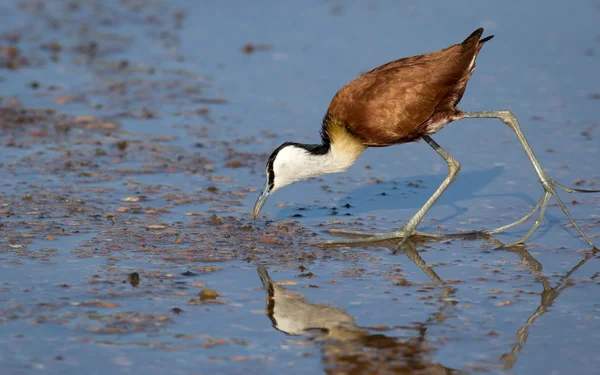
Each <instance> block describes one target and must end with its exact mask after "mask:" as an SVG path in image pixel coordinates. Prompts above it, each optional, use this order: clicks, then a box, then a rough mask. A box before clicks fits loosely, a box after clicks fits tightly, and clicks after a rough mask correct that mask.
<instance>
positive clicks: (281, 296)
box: [258, 235, 598, 374]
mask: <svg viewBox="0 0 600 375" xmlns="http://www.w3.org/2000/svg"><path fill="white" fill-rule="evenodd" d="M469 236H471V235H467V236H463V237H469ZM490 241H491V242H492V243H495V244H498V245H499V244H500V243H499V242H498V241H497V240H494V239H491V240H490ZM420 244H422V242H417V241H416V240H410V241H408V242H407V243H406V246H405V247H404V249H403V252H404V254H405V255H406V256H407V258H408V259H410V260H411V261H412V262H413V263H414V264H415V265H416V266H417V267H418V268H419V269H420V270H421V271H423V273H424V274H425V275H427V277H428V278H429V279H430V280H431V281H432V283H433V284H434V285H440V286H441V287H442V291H441V293H440V295H439V296H438V298H437V299H438V302H441V306H440V307H439V308H438V310H437V311H435V312H434V313H432V314H430V316H429V317H428V318H427V319H426V320H425V321H423V322H421V323H418V324H415V325H414V326H411V327H395V328H401V329H402V330H403V331H404V332H406V331H408V330H413V331H417V332H418V334H413V335H411V336H410V337H408V338H404V339H401V338H398V337H394V336H387V335H385V334H382V333H376V334H373V333H371V331H372V330H373V329H372V328H368V327H360V326H359V325H357V324H356V322H355V319H354V318H353V317H352V316H351V315H349V314H348V313H346V312H345V311H344V310H343V309H341V308H338V307H334V306H330V305H327V304H315V303H310V302H308V301H306V299H305V298H304V297H303V296H302V295H300V294H297V293H292V292H289V291H288V290H286V289H285V288H283V287H282V286H280V285H277V283H276V282H274V281H273V280H272V279H271V278H270V276H269V274H268V273H267V271H266V269H265V267H264V266H263V265H262V264H259V265H258V275H259V277H260V279H261V282H262V285H263V288H264V289H265V290H266V291H267V306H266V314H267V316H268V317H269V318H270V319H271V321H272V323H273V327H274V328H275V329H277V330H279V331H281V332H284V333H286V334H288V335H306V336H308V337H309V339H308V340H310V341H311V342H314V343H315V344H316V345H318V346H319V348H320V349H321V355H322V362H323V364H324V366H325V368H327V369H329V371H327V372H328V373H338V372H340V373H348V374H360V373H364V372H365V371H369V370H372V369H377V371H381V372H382V373H385V372H386V371H384V369H385V370H387V371H394V372H396V373H413V372H411V371H415V370H420V371H425V372H423V373H435V374H456V373H463V372H457V371H456V370H454V369H451V368H449V367H445V366H443V365H440V364H437V363H434V361H433V359H432V355H431V352H432V351H434V350H435V348H431V347H427V346H426V344H425V343H426V335H427V329H428V328H429V327H431V326H434V325H439V324H441V323H443V322H444V321H446V320H447V319H448V318H450V317H454V314H453V313H452V308H453V306H456V305H457V304H458V303H461V301H460V298H459V297H457V295H456V293H455V292H456V289H455V288H454V287H452V286H451V284H448V283H447V282H446V281H445V280H443V279H442V278H441V277H440V276H439V275H438V274H437V273H436V272H435V271H434V270H433V268H431V266H429V265H428V264H427V263H426V261H425V260H424V259H423V258H422V257H421V255H420V254H419V250H418V249H417V246H418V245H420ZM386 245H387V246H386V247H388V248H389V249H390V250H392V249H394V248H395V243H394V242H390V243H388V244H386ZM502 251H506V252H508V253H511V254H516V255H517V256H518V257H519V259H520V260H521V262H522V264H524V265H526V266H527V269H528V271H529V273H530V274H531V275H532V276H534V279H535V280H536V282H537V283H539V284H540V285H541V287H542V291H541V293H540V302H539V304H538V305H537V307H536V309H535V310H534V311H533V312H532V313H531V315H530V316H529V317H528V318H527V319H526V320H525V322H524V323H523V324H522V325H521V327H520V328H519V329H518V330H517V331H516V334H515V336H516V340H515V342H514V344H513V345H512V347H510V348H509V349H508V350H507V351H506V352H505V353H504V354H502V355H501V356H500V357H499V358H498V366H499V367H500V368H501V369H502V370H504V371H508V370H512V369H513V368H514V367H515V365H516V363H517V360H518V359H519V355H520V354H521V351H522V349H523V347H524V346H525V345H526V343H527V339H528V337H529V334H530V333H531V332H530V329H531V327H532V326H533V324H534V323H535V321H536V320H537V319H538V318H540V317H541V316H542V315H544V314H545V313H547V312H549V311H550V307H551V306H552V305H553V303H554V302H555V301H556V299H557V298H558V297H559V296H560V295H561V293H562V292H564V291H565V290H566V289H567V288H569V287H571V286H573V285H575V283H574V281H573V278H572V276H573V274H574V273H575V272H576V271H577V270H579V269H580V268H581V267H583V265H585V264H586V263H587V262H588V261H589V260H590V259H592V258H595V257H596V256H597V253H598V251H597V250H589V251H586V252H584V253H583V259H581V260H580V261H579V262H578V263H577V264H575V265H574V266H573V267H572V268H571V269H569V270H568V271H567V272H565V273H564V274H562V275H560V277H559V279H558V281H557V282H556V283H554V285H553V284H552V281H551V279H550V277H548V276H546V275H544V274H543V271H544V268H543V265H542V263H541V262H540V261H539V260H537V259H536V258H535V257H534V256H533V255H531V253H530V252H529V251H528V250H527V249H526V248H525V246H517V247H513V248H507V249H503V250H502ZM555 276H556V275H555ZM371 349H377V350H376V351H375V352H373V351H371ZM378 373H379V372H378ZM419 373H421V372H419Z"/></svg>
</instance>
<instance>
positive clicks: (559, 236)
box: [0, 0, 600, 374]
mask: <svg viewBox="0 0 600 375" xmlns="http://www.w3.org/2000/svg"><path fill="white" fill-rule="evenodd" d="M599 17H600V7H599V5H598V4H597V3H596V2H593V1H592V2H581V3H570V4H567V3H566V2H560V1H550V2H543V3H542V2H530V3H527V4H523V3H521V2H519V3H517V2H510V1H509V2H498V3H495V4H483V3H482V2H471V1H459V2H452V3H451V5H450V3H449V4H448V5H443V4H440V3H431V4H429V3H423V2H417V1H403V2H392V1H370V2H354V3H351V2H341V1H339V2H332V1H325V2H323V1H314V2H308V3H305V2H303V3H300V2H278V3H277V4H272V3H271V2H254V3H253V4H252V5H248V4H242V3H229V4H228V5H224V4H222V3H219V2H197V3H194V4H191V3H189V2H185V1H169V2H163V1H159V0H135V1H134V0H132V1H112V0H111V1H96V0H87V1H83V2H69V1H62V0H61V1H54V2H49V3H45V2H37V1H31V0H26V1H7V2H4V3H2V4H1V5H0V21H2V22H1V23H0V25H2V26H1V28H0V32H1V34H0V100H1V102H0V111H1V114H0V115H1V123H0V131H1V132H2V133H1V137H0V140H1V142H2V143H1V144H2V148H0V150H1V152H0V215H1V216H2V221H1V222H0V231H1V232H2V236H1V237H0V264H1V265H2V273H1V277H0V283H1V285H0V366H1V368H2V369H3V373H7V374H29V373H37V372H39V371H41V370H43V371H46V372H48V373H60V374H71V373H73V374H74V373H81V371H85V372H86V373H98V374H99V373H133V372H140V371H143V372H145V373H170V374H197V373H200V374H204V373H210V374H212V373H227V374H230V373H231V374H234V373H259V372H263V373H277V374H280V373H290V374H291V373H318V372H328V373H340V374H341V373H353V374H359V373H382V374H383V373H407V374H408V373H415V374H442V373H451V372H449V371H451V370H449V369H454V370H457V371H462V372H465V373H474V374H476V373H492V374H504V373H511V374H512V373H514V374H538V373H540V374H542V373H544V374H545V373H552V374H571V373H573V371H574V369H576V372H577V373H579V374H595V373H596V372H597V371H596V369H597V368H598V366H599V365H600V356H598V355H597V353H596V350H595V346H596V345H595V343H597V342H598V340H599V338H600V337H599V336H600V334H599V333H598V332H600V323H599V317H600V304H599V303H598V295H599V294H598V283H599V282H600V281H599V280H600V278H599V277H598V271H597V270H598V257H597V255H596V253H594V252H592V251H590V250H588V248H587V246H586V244H585V242H584V241H583V240H581V238H579V237H578V236H577V234H576V232H575V231H574V229H573V228H572V227H571V226H570V225H569V223H568V221H567V219H566V218H565V217H564V215H563V214H562V212H561V211H560V209H558V208H557V207H556V205H553V206H551V207H550V208H549V212H548V214H547V218H546V220H545V221H544V222H543V224H542V225H541V227H540V228H539V230H538V231H537V232H536V233H535V234H534V235H533V237H532V238H531V239H530V241H529V242H528V243H527V245H526V246H525V247H521V248H511V249H495V247H496V246H497V244H498V242H497V241H498V240H499V241H503V242H510V241H513V240H515V239H517V238H519V236H521V235H522V234H523V233H525V231H526V230H527V229H528V228H529V226H527V225H524V226H523V227H520V228H518V229H514V230H510V231H509V232H508V233H507V234H502V235H498V236H496V237H495V238H483V237H481V236H471V237H452V238H449V239H445V240H442V241H432V242H423V241H422V239H416V240H415V241H414V242H412V241H411V242H410V243H408V244H407V246H406V248H405V249H404V251H403V252H401V253H398V254H394V253H393V252H392V251H391V249H393V248H394V246H395V243H393V242H391V243H380V244H373V245H371V246H368V247H352V248H349V247H326V248H323V247H317V246H313V245H314V244H316V243H318V241H319V240H320V239H322V238H328V237H329V235H328V234H327V233H326V232H325V230H326V229H331V228H351V229H358V230H366V229H368V230H378V231H383V230H391V229H394V228H398V227H399V226H401V225H402V222H403V221H404V220H406V219H407V218H409V217H410V216H411V215H412V214H413V213H414V212H415V211H416V210H417V209H418V208H419V207H420V206H421V204H422V203H423V202H424V201H425V200H426V199H427V198H428V197H429V196H430V195H431V194H432V192H433V191H434V190H435V188H436V187H437V185H438V184H439V183H440V182H441V181H442V179H443V178H444V177H445V174H446V165H445V163H444V162H443V161H442V160H441V159H439V157H438V156H437V155H436V154H435V153H434V152H432V151H431V150H429V148H428V147H426V146H425V145H424V143H422V142H421V143H414V144H408V145H402V146H399V147H390V148H385V149H371V150H368V151H367V152H366V153H365V154H364V155H363V156H361V158H360V159H359V160H358V161H357V163H356V164H355V165H354V166H352V167H351V168H350V170H349V171H348V172H346V173H344V174H339V175H330V176H324V177H323V178H321V179H318V180H313V181H310V182H306V183H302V184H296V185H294V186H289V187H286V188H285V189H282V190H281V191H278V192H276V193H275V194H274V195H273V197H272V198H271V199H270V200H269V202H268V203H267V205H266V206H265V208H264V210H263V216H262V217H261V219H260V220H258V221H254V220H252V219H251V208H252V205H253V203H254V200H255V199H256V196H257V194H258V191H257V189H258V188H259V187H261V186H262V183H263V179H264V176H263V174H264V163H265V161H266V159H267V157H268V155H269V153H270V152H271V151H272V150H273V149H274V148H275V147H277V145H279V144H280V143H281V142H283V141H287V140H295V141H302V142H317V141H318V129H319V122H320V121H321V119H322V116H323V114H324V112H325V111H326V108H327V104H328V102H329V100H330V99H331V97H332V96H333V94H334V93H335V91H336V90H337V89H338V88H339V87H341V86H342V85H343V84H344V83H346V82H347V81H349V80H350V79H352V78H353V77H355V76H357V75H358V74H360V72H363V71H365V70H368V69H371V68H373V67H374V66H377V65H379V64H381V63H384V62H386V61H389V60H391V59H394V58H397V57H401V56H407V55H414V54H419V53H424V52H428V51H432V50H437V49H439V48H442V47H445V46H446V45H449V44H452V43H456V42H459V41H461V40H463V39H464V37H465V36H467V35H468V34H469V33H470V32H472V31H473V30H474V29H475V28H477V27H480V26H483V27H485V28H486V35H487V34H495V35H496V37H495V38H494V40H493V41H491V42H490V43H489V44H486V46H485V48H484V49H483V50H482V53H481V55H480V56H479V58H478V61H477V64H478V68H477V70H476V72H475V73H474V75H473V77H472V79H471V81H470V83H469V87H468V89H467V92H466V94H465V96H464V98H463V100H462V102H461V108H462V109H464V110H472V111H476V110H494V109H510V110H512V111H513V112H514V113H515V115H516V116H517V118H518V119H519V120H520V122H521V125H522V126H523V128H524V132H525V134H526V135H527V136H528V137H529V140H530V143H531V145H532V147H533V149H534V150H535V151H536V154H537V156H538V158H539V159H540V162H541V163H542V165H543V166H544V168H545V170H546V171H547V172H548V174H549V175H550V176H552V177H553V178H555V179H556V180H557V181H558V182H561V183H564V184H568V185H574V184H576V185H577V186H578V187H580V188H588V189H593V188H594V186H596V187H597V186H598V185H596V183H598V182H599V181H600V168H598V166H597V163H596V162H595V160H596V159H597V158H598V141H597V139H596V137H597V136H598V135H597V133H598V129H599V125H598V114H597V109H598V103H600V102H599V101H598V97H599V91H600V75H599V74H598V58H599V56H600V55H599V53H600V44H599V43H600V34H599V33H600V30H599V29H598V25H599V22H598V21H599ZM248 43H250V44H251V45H252V46H253V48H248V47H246V48H245V46H247V45H248ZM13 47H14V48H13ZM48 110H52V112H49V111H48ZM435 139H436V141H437V142H438V143H440V144H441V145H442V146H443V147H444V148H446V149H447V150H448V151H449V152H451V153H452V155H454V157H456V158H457V159H458V160H459V161H460V162H461V163H462V171H461V174H460V175H459V177H458V179H457V181H456V182H455V184H453V185H452V186H451V187H450V188H449V189H448V190H447V192H446V193H445V194H444V195H443V196H442V198H441V199H440V200H439V201H438V202H437V203H436V205H435V206H434V207H433V209H432V210H431V211H430V213H429V214H428V215H427V216H426V217H425V220H424V221H423V223H422V225H421V227H420V228H421V229H422V230H428V231H433V232H438V233H453V232H458V231H466V230H480V229H487V228H493V227H497V226H500V225H502V224H505V223H508V222H511V221H514V220H516V219H518V218H519V217H521V216H522V215H523V214H525V213H526V212H527V210H529V209H530V208H531V207H532V206H533V205H534V204H535V202H536V201H537V200H538V199H539V195H540V194H541V192H542V189H541V187H540V186H539V183H538V182H537V179H536V177H535V175H534V173H533V170H532V168H531V165H530V164H529V162H528V161H527V159H526V157H525V154H524V152H523V151H522V150H521V149H520V147H519V145H518V143H517V142H516V139H515V137H514V135H513V134H512V132H511V130H510V129H509V128H507V127H506V126H504V125H502V123H500V122H499V121H494V120H464V121H461V122H458V123H455V124H451V125H449V126H448V127H446V128H445V129H444V130H442V131H440V132H439V133H438V134H436V136H435ZM562 196H563V198H564V200H565V201H566V202H568V203H569V204H568V207H569V210H570V211H571V213H572V214H573V216H574V217H575V218H576V220H577V222H578V223H579V224H580V225H581V226H582V228H583V229H584V231H585V232H586V233H587V234H588V235H589V237H590V238H591V239H592V241H594V242H595V243H596V244H597V243H598V242H599V241H600V240H598V239H597V237H598V235H600V211H599V208H600V195H583V194H573V195H569V194H566V193H563V194H562ZM552 203H554V201H552ZM528 225H531V223H530V224H528ZM261 267H264V268H261ZM265 272H268V276H266V273H265ZM261 275H262V280H261V277H260V276H261ZM138 277H139V281H138ZM207 289H210V290H214V291H216V292H217V293H218V294H219V295H218V296H217V297H216V298H214V297H210V292H206V290H207ZM202 291H204V294H202ZM202 296H204V297H202Z"/></svg>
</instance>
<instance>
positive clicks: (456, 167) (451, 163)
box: [325, 135, 460, 250]
mask: <svg viewBox="0 0 600 375" xmlns="http://www.w3.org/2000/svg"><path fill="white" fill-rule="evenodd" d="M423 139H424V140H425V142H427V144H429V145H430V146H431V147H432V148H433V149H434V150H435V151H436V152H437V153H438V154H439V155H440V156H441V157H442V158H443V159H444V160H445V161H446V163H448V175H447V176H446V178H445V179H444V181H443V182H442V184H441V185H440V186H439V187H438V188H437V190H436V191H435V192H434V193H433V195H432V196H431V197H430V198H429V199H428V200H427V202H425V204H424V205H423V207H421V208H420V209H419V211H417V213H415V214H414V216H413V217H412V218H410V220H408V221H407V222H406V224H404V226H403V227H402V228H401V229H400V230H398V231H395V232H389V233H372V234H367V237H363V238H350V239H340V240H329V241H326V242H325V243H326V244H344V243H364V242H372V241H382V240H388V239H391V238H402V240H401V241H400V243H399V244H398V246H396V248H395V250H397V249H398V248H400V247H402V245H404V243H405V242H406V241H407V240H408V238H410V236H412V235H415V234H417V235H420V236H430V237H440V236H439V235H428V234H426V233H422V232H417V225H419V222H420V221H421V219H423V216H425V214H426V213H427V211H429V209H430V208H431V206H433V204H434V203H435V201H437V200H438V198H439V197H440V196H441V195H442V194H443V193H444V191H445V190H446V189H447V188H448V186H450V184H451V183H452V182H453V181H454V180H455V179H456V176H457V175H458V172H459V171H460V163H459V162H458V161H457V160H456V159H454V158H453V157H452V155H450V154H449V153H448V152H446V150H444V149H443V148H442V147H441V146H440V145H438V144H437V143H436V142H435V141H434V140H433V139H431V137H429V136H427V135H426V136H423ZM330 232H332V233H343V234H359V235H365V233H363V232H355V231H339V230H335V231H333V230H332V231H330Z"/></svg>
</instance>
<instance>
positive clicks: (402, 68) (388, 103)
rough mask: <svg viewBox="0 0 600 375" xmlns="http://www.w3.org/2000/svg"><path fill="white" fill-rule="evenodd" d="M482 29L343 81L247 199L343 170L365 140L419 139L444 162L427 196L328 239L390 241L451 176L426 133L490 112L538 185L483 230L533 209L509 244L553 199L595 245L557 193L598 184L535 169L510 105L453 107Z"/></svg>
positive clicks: (262, 198)
mask: <svg viewBox="0 0 600 375" xmlns="http://www.w3.org/2000/svg"><path fill="white" fill-rule="evenodd" d="M482 35H483V29H482V28H480V29H477V30H475V31H474V32H473V33H472V34H471V35H469V36H468V37H467V38H466V39H465V40H464V41H463V42H462V43H459V44H454V45H452V46H449V47H447V48H444V49H442V50H439V51H436V52H431V53H427V54H424V55H419V56H413V57H407V58H403V59H399V60H395V61H391V62H389V63H387V64H384V65H382V66H380V67H377V68H375V69H373V70H371V71H369V72H367V73H365V74H363V75H361V76H360V77H358V78H356V79H355V80H353V81H352V82H350V83H348V84H347V85H346V86H344V87H343V88H342V89H340V90H339V91H338V92H337V94H336V95H335V96H334V98H333V99H332V101H331V103H330V104H329V108H328V110H327V114H326V115H325V117H324V119H323V124H322V129H321V138H322V140H321V144H302V143H294V142H286V143H284V144H282V145H281V146H279V147H278V148H277V149H276V150H275V151H273V153H272V154H271V156H270V157H269V160H268V162H267V166H266V177H267V179H266V183H265V185H264V188H263V190H262V192H261V194H260V195H259V197H258V199H257V201H256V204H255V205H254V217H256V216H257V215H258V214H259V212H260V210H261V208H262V206H263V205H264V203H265V202H266V200H267V199H268V197H269V196H270V195H271V194H272V193H273V192H274V191H275V190H277V189H280V188H282V187H284V186H286V185H289V184H291V183H294V182H297V181H301V180H304V179H308V178H311V177H316V176H319V175H322V174H326V173H336V172H342V171H345V170H346V169H348V168H349V167H350V166H351V165H352V164H353V163H354V162H355V161H356V159H357V158H358V157H359V155H360V154H362V153H363V152H364V151H365V150H366V149H367V148H368V147H386V146H392V145H397V144H403V143H407V142H413V141H417V140H419V139H422V140H424V141H425V142H426V143H427V144H428V145H429V146H431V148H433V150H434V151H435V152H437V153H438V154H439V155H440V157H441V158H442V159H444V161H445V162H446V163H447V164H448V175H447V177H446V179H444V181H443V182H442V184H441V185H440V186H439V188H438V189H437V190H436V191H435V192H434V193H433V195H432V196H431V197H430V198H429V199H428V200H427V201H426V202H425V204H423V206H422V207H421V208H420V209H419V210H418V211H417V212H416V213H415V214H414V216H413V217H412V218H410V219H409V220H408V221H407V222H406V224H404V226H403V227H402V228H400V229H399V230H396V231H393V232H390V233H364V232H357V231H340V230H336V231H330V232H331V233H340V234H343V233H346V234H353V235H359V236H362V238H353V239H344V240H331V241H329V242H328V243H364V242H369V241H382V240H388V239H395V240H396V242H398V244H397V248H400V247H402V246H403V245H404V244H405V243H406V241H407V240H408V239H409V238H410V237H411V236H413V235H415V234H420V235H425V234H424V233H419V232H417V226H418V225H419V223H420V221H421V220H422V219H423V217H424V216H425V214H426V213H427V211H429V209H430V208H431V207H432V206H433V204H434V203H435V202H436V201H437V200H438V198H439V197H440V196H441V195H442V194H443V193H444V191H445V190H446V189H447V188H448V186H450V184H452V182H453V181H454V180H455V179H456V177H457V175H458V172H459V171H460V163H459V162H458V161H457V160H456V159H454V158H453V157H452V155H450V154H449V153H448V152H447V151H446V150H444V149H443V148H442V147H441V146H440V145H439V144H437V143H436V142H435V141H434V140H433V139H432V138H431V135H432V134H434V133H436V132H437V131H439V130H441V129H442V128H444V127H445V126H446V125H447V124H449V123H451V122H453V121H458V120H461V119H465V118H477V119H481V118H495V119H499V120H500V121H502V122H504V123H505V124H506V125H508V126H509V127H510V128H511V129H512V130H513V132H514V133H515V135H516V136H517V139H518V140H519V142H520V144H521V147H523V149H524V150H525V153H526V154H527V157H528V158H529V161H530V162H531V164H532V165H533V169H534V170H535V173H536V175H537V177H538V179H539V181H540V184H541V185H542V187H543V189H544V193H543V195H542V197H541V198H540V200H539V201H538V203H537V204H536V205H535V207H534V208H533V209H532V210H531V211H530V212H529V213H528V214H527V215H525V216H524V217H523V218H521V219H519V220H517V221H515V222H514V223H511V224H507V225H504V226H502V227H500V228H497V229H494V230H490V231H487V233H499V232H502V231H505V230H507V229H509V228H511V227H513V226H515V225H519V224H522V223H524V222H526V221H527V220H528V219H529V218H530V217H531V216H533V214H534V213H535V212H536V211H537V210H538V209H539V210H540V212H539V214H538V216H537V218H536V220H535V223H534V225H533V226H532V228H531V229H530V230H529V231H528V232H527V233H526V234H525V235H524V236H523V237H521V238H520V239H518V240H517V241H514V242H513V243H511V244H509V245H508V247H510V246H512V245H515V244H521V243H524V242H525V241H527V239H528V238H529V237H530V236H531V235H532V234H533V232H534V231H535V230H536V229H537V228H538V227H539V225H540V223H541V221H542V219H543V218H544V213H545V212H546V208H547V207H548V202H549V200H550V198H551V197H552V196H554V197H555V198H556V200H557V201H558V204H559V205H560V208H561V209H562V210H563V212H564V213H565V215H566V216H567V217H568V218H569V220H570V221H571V223H572V224H573V227H574V228H575V229H576V230H577V231H578V232H579V234H580V235H581V237H582V238H583V239H584V240H585V241H586V242H587V243H588V244H589V245H590V246H592V247H593V246H594V245H593V244H592V242H591V241H590V240H589V239H588V237H587V236H586V235H585V234H584V233H583V231H582V230H581V229H580V228H579V226H578V225H577V223H576V222H575V220H573V218H572V217H571V214H570V213H569V211H568V210H567V207H566V206H565V205H564V203H563V202H562V200H561V199H560V198H559V197H558V194H557V193H556V190H557V189H562V190H564V191H566V192H568V193H572V192H600V190H581V189H572V188H568V187H565V186H563V185H560V184H558V183H556V182H554V181H553V180H552V179H551V178H550V177H549V176H548V175H547V174H546V172H544V170H543V169H542V166H541V165H540V163H539V161H538V160H537V158H536V157H535V155H534V153H533V150H532V149H531V147H530V145H529V142H528V141H527V139H526V138H525V135H524V134H523V131H522V129H521V126H520V125H519V122H518V121H517V119H516V117H515V116H514V115H513V113H512V112H510V111H507V110H506V111H484V112H463V111H461V110H459V109H458V108H457V105H458V103H459V102H460V100H461V98H462V96H463V94H464V92H465V90H466V88H467V82H468V81H469V79H470V78H471V74H473V71H474V69H475V60H476V58H477V55H478V54H479V52H480V51H481V49H482V48H483V45H484V43H486V42H487V41H489V40H490V39H492V36H488V37H485V38H481V37H482Z"/></svg>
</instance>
